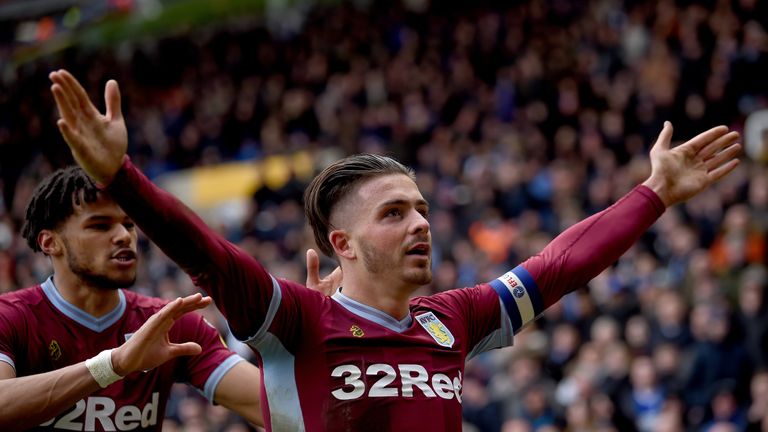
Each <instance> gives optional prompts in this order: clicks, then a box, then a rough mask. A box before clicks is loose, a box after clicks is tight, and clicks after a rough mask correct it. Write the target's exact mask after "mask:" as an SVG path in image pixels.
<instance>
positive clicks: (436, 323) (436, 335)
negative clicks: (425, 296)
mask: <svg viewBox="0 0 768 432" xmlns="http://www.w3.org/2000/svg"><path fill="white" fill-rule="evenodd" d="M416 321H418V322H419V324H421V326H422V327H424V330H426V331H427V333H429V335H430V336H432V339H434V340H435V342H437V343H438V344H440V345H442V346H444V347H448V348H451V347H453V343H454V342H455V341H456V340H455V339H454V338H453V334H451V331H450V330H448V327H446V326H445V324H443V323H442V322H441V321H440V320H439V319H437V317H436V316H435V314H434V313H432V312H427V313H424V314H421V315H416Z"/></svg>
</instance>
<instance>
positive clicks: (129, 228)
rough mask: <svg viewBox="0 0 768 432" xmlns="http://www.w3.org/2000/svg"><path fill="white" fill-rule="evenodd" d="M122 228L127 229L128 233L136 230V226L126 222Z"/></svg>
mask: <svg viewBox="0 0 768 432" xmlns="http://www.w3.org/2000/svg"><path fill="white" fill-rule="evenodd" d="M123 226H124V227H125V229H127V230H128V231H133V230H134V229H136V224H135V223H133V222H126V223H124V224H123Z"/></svg>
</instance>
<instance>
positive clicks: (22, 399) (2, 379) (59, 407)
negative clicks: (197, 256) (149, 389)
mask: <svg viewBox="0 0 768 432" xmlns="http://www.w3.org/2000/svg"><path fill="white" fill-rule="evenodd" d="M210 303H211V300H210V298H208V297H206V298H203V296H201V295H200V294H195V295H192V296H188V297H185V298H183V299H182V298H179V299H176V300H174V301H172V302H170V303H168V304H167V305H166V306H165V307H163V308H162V309H161V310H160V311H158V312H157V313H156V314H154V315H152V316H151V317H150V318H149V319H148V320H147V322H146V323H144V325H142V326H141V328H139V330H137V331H136V333H134V335H133V336H132V337H131V338H130V339H128V341H127V342H125V343H124V344H123V345H121V346H120V347H118V348H115V349H114V350H112V351H111V364H112V370H113V371H114V373H116V374H117V375H120V376H125V375H127V374H129V373H131V372H135V371H139V370H147V369H154V368H155V367H157V366H159V365H161V364H163V363H165V362H166V361H168V360H170V359H172V358H175V357H178V356H182V355H196V354H199V353H200V350H201V348H200V345H198V344H196V343H194V342H186V343H182V344H175V343H171V342H170V341H169V340H168V331H169V330H170V329H171V327H172V326H173V323H174V321H175V320H176V319H178V318H179V317H180V316H181V315H183V314H185V313H187V312H190V311H193V310H196V309H201V308H204V307H206V306H208V305H209V304H210ZM97 357H98V356H97ZM92 360H93V359H92ZM91 370H92V367H91V368H89V367H87V366H86V362H82V363H78V364H74V365H71V366H67V367H65V368H62V369H57V370H55V371H51V372H46V373H42V374H37V375H30V376H25V377H19V378H16V372H15V371H14V369H13V367H12V366H11V365H9V364H8V363H5V362H1V361H0V430H21V429H26V428H29V427H33V426H35V425H39V424H41V423H43V422H45V421H46V420H49V419H51V418H53V417H55V416H56V415H58V414H59V413H61V412H62V411H64V410H65V409H67V408H68V407H70V406H72V405H73V404H74V403H75V402H77V401H78V400H80V399H82V398H83V397H86V396H88V395H89V394H91V393H93V392H95V391H96V390H99V389H100V388H101V385H100V384H99V383H98V382H97V381H96V378H95V376H94V374H93V373H92V372H91Z"/></svg>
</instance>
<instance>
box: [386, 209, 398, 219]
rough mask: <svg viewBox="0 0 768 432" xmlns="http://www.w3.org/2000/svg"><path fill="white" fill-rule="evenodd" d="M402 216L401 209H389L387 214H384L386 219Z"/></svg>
mask: <svg viewBox="0 0 768 432" xmlns="http://www.w3.org/2000/svg"><path fill="white" fill-rule="evenodd" d="M401 215H402V212H401V211H400V209H396V208H393V209H389V210H387V212H386V213H384V217H400V216H401Z"/></svg>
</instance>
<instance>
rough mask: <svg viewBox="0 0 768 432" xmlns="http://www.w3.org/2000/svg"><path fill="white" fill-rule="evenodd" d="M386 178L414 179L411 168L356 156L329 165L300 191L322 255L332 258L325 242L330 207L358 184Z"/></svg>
mask: <svg viewBox="0 0 768 432" xmlns="http://www.w3.org/2000/svg"><path fill="white" fill-rule="evenodd" d="M389 174H404V175H407V176H408V177H410V178H411V179H413V180H415V178H416V177H415V174H414V172H413V170H412V169H411V168H408V167H406V166H405V165H403V164H401V163H400V162H398V161H396V160H394V159H392V158H390V157H387V156H381V155H375V154H358V155H354V156H348V157H346V158H344V159H341V160H338V161H336V162H334V163H332V164H331V165H329V166H328V167H327V168H325V169H324V170H323V171H321V172H320V174H318V175H317V176H316V177H315V178H314V179H313V180H312V183H310V184H309V187H307V189H306V191H304V213H305V214H306V216H307V220H308V221H309V226H311V227H312V232H313V233H314V236H315V243H317V247H318V248H320V250H321V251H322V252H323V253H324V254H326V255H327V256H329V257H333V255H334V252H333V245H331V241H330V240H329V239H328V233H329V232H330V230H331V228H332V226H331V213H332V212H333V210H334V207H335V206H336V205H337V204H338V203H340V202H341V201H342V200H343V199H344V197H346V196H347V194H349V192H350V191H352V189H354V188H355V186H357V185H358V184H359V183H360V182H361V181H364V180H368V179H371V178H374V177H379V176H383V175H389Z"/></svg>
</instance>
